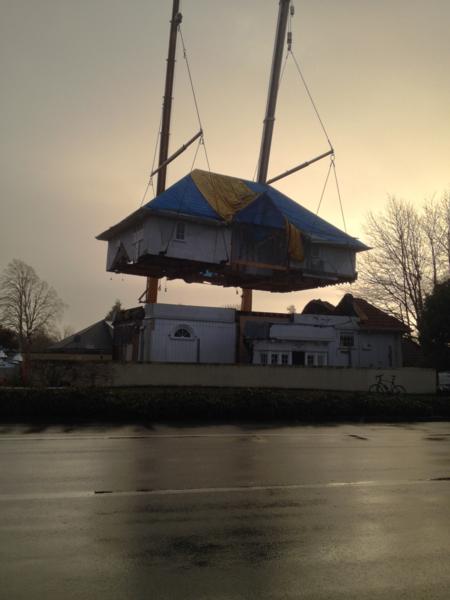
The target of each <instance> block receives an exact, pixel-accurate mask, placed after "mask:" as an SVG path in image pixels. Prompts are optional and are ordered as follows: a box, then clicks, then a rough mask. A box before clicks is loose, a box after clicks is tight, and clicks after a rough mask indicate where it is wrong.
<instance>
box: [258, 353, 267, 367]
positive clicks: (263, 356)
mask: <svg viewBox="0 0 450 600" xmlns="http://www.w3.org/2000/svg"><path fill="white" fill-rule="evenodd" d="M259 357H260V361H261V364H262V365H267V352H261V354H260V355H259Z"/></svg>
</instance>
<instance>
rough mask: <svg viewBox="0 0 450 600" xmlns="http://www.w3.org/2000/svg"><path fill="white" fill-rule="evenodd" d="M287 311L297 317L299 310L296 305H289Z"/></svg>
mask: <svg viewBox="0 0 450 600" xmlns="http://www.w3.org/2000/svg"><path fill="white" fill-rule="evenodd" d="M286 310H287V312H288V313H289V314H291V315H295V313H296V312H297V308H296V307H295V305H294V304H289V306H286Z"/></svg>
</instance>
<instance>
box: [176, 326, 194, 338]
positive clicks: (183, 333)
mask: <svg viewBox="0 0 450 600" xmlns="http://www.w3.org/2000/svg"><path fill="white" fill-rule="evenodd" d="M173 337H184V338H189V337H192V334H191V332H190V331H189V330H188V329H186V327H178V329H176V330H175V333H174V334H173Z"/></svg>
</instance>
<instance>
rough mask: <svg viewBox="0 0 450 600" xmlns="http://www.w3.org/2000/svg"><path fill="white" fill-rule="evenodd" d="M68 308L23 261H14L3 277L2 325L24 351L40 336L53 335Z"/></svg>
mask: <svg viewBox="0 0 450 600" xmlns="http://www.w3.org/2000/svg"><path fill="white" fill-rule="evenodd" d="M64 308H65V305H64V303H63V301H62V300H61V299H60V298H59V297H58V294H57V293H56V292H55V290H54V289H53V288H52V287H50V286H49V285H48V283H47V282H46V281H43V280H42V279H40V278H39V277H38V276H37V274H36V271H35V270H34V269H33V267H30V266H29V265H27V264H26V263H24V262H23V261H21V260H18V259H14V260H12V261H11V262H10V263H9V265H8V266H7V267H6V269H5V270H4V271H3V273H2V275H1V276H0V315H1V319H2V324H3V326H5V327H9V328H10V329H12V330H13V331H15V332H16V333H17V335H18V338H19V343H20V347H21V349H22V350H27V349H28V348H29V346H30V344H31V341H32V339H33V336H35V335H37V334H38V333H47V334H51V333H53V332H54V328H55V324H56V322H57V321H58V319H59V318H60V317H61V316H62V313H63V311H64Z"/></svg>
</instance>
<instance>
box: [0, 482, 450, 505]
mask: <svg viewBox="0 0 450 600" xmlns="http://www.w3.org/2000/svg"><path fill="white" fill-rule="evenodd" d="M449 481H450V477H434V478H432V479H416V480H409V479H405V480H398V481H389V480H382V481H370V480H368V481H331V482H324V483H293V484H286V485H251V486H250V485H249V486H245V485H244V486H229V487H202V488H172V489H150V488H149V489H146V488H143V489H137V490H108V489H103V490H102V489H99V490H86V491H67V492H43V493H30V494H0V502H8V501H9V502H11V501H20V500H58V499H63V498H74V499H75V498H94V497H102V496H123V497H126V496H180V495H198V494H234V493H245V492H272V491H295V490H304V489H305V490H309V489H312V490H313V489H326V488H346V487H389V486H391V487H392V486H409V485H423V484H425V483H437V482H449Z"/></svg>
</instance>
